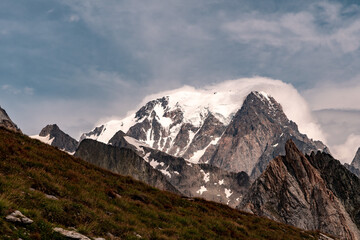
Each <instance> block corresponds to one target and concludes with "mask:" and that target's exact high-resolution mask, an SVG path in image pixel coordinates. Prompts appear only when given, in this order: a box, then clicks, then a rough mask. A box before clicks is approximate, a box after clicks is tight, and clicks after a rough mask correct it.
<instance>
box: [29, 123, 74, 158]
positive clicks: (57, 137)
mask: <svg viewBox="0 0 360 240" xmlns="http://www.w3.org/2000/svg"><path fill="white" fill-rule="evenodd" d="M31 137H32V138H35V139H38V140H40V141H42V142H44V143H47V144H49V145H51V146H54V147H58V148H59V149H61V150H63V151H66V152H68V153H74V152H75V151H76V147H77V145H78V142H77V141H76V140H75V139H73V138H72V137H70V136H69V135H68V134H66V133H64V132H63V131H62V130H60V128H59V127H58V126H57V125H56V124H51V125H47V126H46V127H44V128H43V129H42V130H41V132H40V133H39V135H35V136H31Z"/></svg>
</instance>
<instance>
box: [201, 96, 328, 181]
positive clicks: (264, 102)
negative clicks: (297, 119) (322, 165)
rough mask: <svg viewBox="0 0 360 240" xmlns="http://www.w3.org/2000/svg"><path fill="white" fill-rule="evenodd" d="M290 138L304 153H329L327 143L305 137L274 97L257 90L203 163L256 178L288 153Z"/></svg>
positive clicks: (204, 156)
mask: <svg viewBox="0 0 360 240" xmlns="http://www.w3.org/2000/svg"><path fill="white" fill-rule="evenodd" d="M288 139H292V140H293V141H294V142H296V144H297V145H298V147H299V148H300V150H301V151H302V152H304V153H311V151H317V150H320V151H325V152H328V150H327V148H326V146H325V145H324V144H323V143H321V142H320V141H313V140H311V139H309V138H308V137H307V136H306V135H304V134H301V133H300V132H299V130H298V126H297V125H296V123H294V122H292V121H290V120H289V119H288V118H287V116H286V115H285V113H284V111H283V109H282V106H281V105H280V104H279V103H278V102H277V101H276V100H275V99H274V98H273V97H271V96H269V95H267V94H265V93H261V92H256V91H254V92H251V93H250V94H249V95H248V96H247V97H246V99H245V101H244V103H243V105H242V107H241V109H240V110H239V111H238V112H237V113H236V115H235V116H234V117H233V119H232V121H231V123H230V124H229V125H228V126H227V128H226V130H225V132H224V133H223V134H222V137H221V139H220V140H219V142H218V144H217V145H216V146H215V145H214V146H211V148H208V149H207V150H206V152H205V154H204V155H203V156H202V158H201V161H202V162H208V163H209V164H211V165H215V166H218V167H220V168H222V169H225V170H227V171H235V172H238V171H245V172H246V173H248V174H249V175H251V176H252V177H254V178H256V177H257V176H259V175H260V174H261V173H262V172H263V171H264V170H265V168H266V166H267V164H268V162H269V161H270V160H272V159H273V158H274V157H276V156H278V155H283V154H285V149H284V146H285V142H286V141H287V140H288Z"/></svg>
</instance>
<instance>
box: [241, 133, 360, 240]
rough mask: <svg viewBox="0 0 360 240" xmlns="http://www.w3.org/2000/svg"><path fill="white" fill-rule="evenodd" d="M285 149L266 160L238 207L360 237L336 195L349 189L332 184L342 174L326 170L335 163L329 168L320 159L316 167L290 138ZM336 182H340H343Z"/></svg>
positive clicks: (339, 235)
mask: <svg viewBox="0 0 360 240" xmlns="http://www.w3.org/2000/svg"><path fill="white" fill-rule="evenodd" d="M285 151H286V155H285V156H279V157H276V158H275V159H274V160H272V161H271V162H270V163H269V165H268V166H267V168H266V170H265V171H264V172H263V174H262V175H261V176H260V177H259V178H258V179H257V180H256V181H255V182H254V184H253V185H252V186H251V188H250V190H249V192H248V194H247V195H246V196H245V197H244V199H243V201H242V203H241V204H240V205H239V206H238V207H239V208H240V209H244V210H247V211H250V212H252V213H255V214H257V215H260V216H266V217H269V218H270V219H274V220H277V221H281V222H284V223H288V224H290V225H293V226H296V227H300V228H304V229H311V230H315V229H318V230H320V231H322V232H325V233H329V234H332V235H335V236H338V237H339V238H341V239H359V236H360V235H359V233H360V232H359V229H358V227H357V225H356V220H355V218H354V216H352V215H351V213H350V214H349V213H348V212H347V209H349V207H347V206H346V204H344V203H343V202H344V199H343V198H341V197H338V195H339V194H341V192H342V191H346V190H349V189H350V188H349V189H348V188H346V187H345V188H342V187H340V186H337V185H331V183H333V184H334V182H333V181H335V180H336V179H338V177H339V176H340V175H341V173H340V174H339V173H336V174H335V173H332V172H326V171H330V169H332V168H333V167H334V166H335V165H333V164H331V167H329V166H330V164H327V163H326V162H325V163H324V162H321V163H318V164H317V165H315V166H317V167H318V168H317V167H315V166H313V165H312V162H313V160H314V161H315V157H314V156H315V155H314V154H312V155H311V156H312V157H309V158H311V160H309V159H307V158H306V157H305V156H304V155H303V154H302V153H301V152H300V151H299V150H298V148H297V147H296V145H295V143H294V142H293V141H291V140H289V141H288V142H287V143H286V146H285ZM318 154H320V153H318ZM326 156H328V157H329V155H326ZM320 161H321V160H320ZM338 167H339V166H338ZM319 169H322V170H319ZM332 170H333V169H332ZM343 170H344V172H345V171H347V170H346V169H344V168H343ZM347 173H348V174H351V173H349V172H348V171H347ZM347 173H346V172H345V174H347ZM352 176H353V178H352V179H353V180H354V177H355V176H354V175H352ZM338 181H339V183H338V185H341V184H342V181H340V180H339V179H338ZM354 181H355V180H354ZM333 191H334V192H333ZM350 194H351V193H350ZM353 194H356V193H355V192H353ZM344 198H346V196H345V197H344ZM354 214H355V216H356V213H354Z"/></svg>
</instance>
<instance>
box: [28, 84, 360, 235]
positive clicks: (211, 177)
mask: <svg viewBox="0 0 360 240" xmlns="http://www.w3.org/2000/svg"><path fill="white" fill-rule="evenodd" d="M233 94H237V98H236V100H237V101H234V99H232V98H229V97H228V96H229V95H230V96H233ZM239 95H240V96H239ZM204 96H206V97H207V98H203V97H204ZM199 98H200V99H199ZM32 137H33V138H36V139H39V140H41V141H43V142H45V143H47V144H50V145H52V146H56V147H57V148H59V149H60V150H63V151H66V152H69V153H71V154H73V153H74V152H75V154H74V156H75V157H79V158H81V159H83V160H85V161H87V162H89V163H91V164H93V165H96V166H98V167H101V168H104V169H107V170H110V171H111V172H114V173H117V174H121V175H127V176H131V177H133V178H135V179H137V180H140V181H143V182H145V183H147V184H149V185H151V186H153V187H156V188H159V189H161V190H166V191H169V192H172V193H175V194H179V195H182V196H183V197H187V198H193V197H201V198H204V199H206V200H210V201H215V202H219V203H223V204H227V205H229V206H231V207H236V208H238V209H242V210H246V211H249V212H251V213H254V214H256V215H260V216H265V217H268V218H270V219H273V220H276V221H279V222H283V223H286V224H290V225H293V226H296V227H300V228H303V229H306V230H320V231H322V232H325V233H328V234H331V235H334V236H337V237H338V238H340V239H360V237H359V236H360V234H359V227H360V225H359V222H360V220H359V219H360V214H359V213H358V209H359V207H360V206H359V205H360V204H359V202H360V200H359V198H360V183H359V178H358V177H359V172H360V170H359V166H360V151H358V153H357V155H356V156H355V158H354V161H353V162H352V164H351V165H342V164H340V162H339V161H337V160H335V159H333V158H332V156H331V155H330V151H329V149H328V148H327V147H326V146H325V145H324V144H323V143H322V142H320V141H316V140H313V139H311V138H309V137H308V136H307V135H305V134H302V133H301V132H300V131H299V128H298V126H297V124H296V123H295V122H293V121H291V120H290V119H289V118H288V117H287V115H286V113H285V112H284V110H283V108H282V106H281V105H280V104H279V103H278V102H277V101H276V100H275V99H274V98H273V97H271V96H270V95H269V94H267V93H265V92H261V91H252V92H247V93H246V91H243V92H241V93H233V92H228V91H227V92H224V91H218V92H216V91H215V92H206V94H205V95H204V93H201V94H200V95H199V94H197V93H188V92H176V93H172V94H169V95H166V96H163V97H160V98H156V99H153V100H150V101H148V102H146V103H145V104H144V105H143V106H142V107H140V108H139V109H138V110H137V111H134V112H133V113H131V114H129V115H128V116H127V117H125V118H124V119H122V120H112V121H110V122H107V123H105V124H103V125H100V126H98V127H96V128H94V129H93V130H92V131H90V132H88V133H84V134H83V135H82V136H81V138H80V140H79V142H77V141H76V140H74V139H73V138H71V137H70V136H69V135H67V134H65V133H64V132H63V131H61V130H60V129H59V127H58V126H57V125H48V126H46V127H45V128H44V129H43V130H42V131H41V132H40V134H39V135H37V136H32ZM75 150H76V151H75ZM349 170H350V171H349ZM356 175H357V176H356Z"/></svg>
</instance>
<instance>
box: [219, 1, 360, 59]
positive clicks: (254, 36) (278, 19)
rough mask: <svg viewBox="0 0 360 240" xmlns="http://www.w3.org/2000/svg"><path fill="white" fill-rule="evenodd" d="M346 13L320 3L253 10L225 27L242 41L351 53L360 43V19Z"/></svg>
mask: <svg viewBox="0 0 360 240" xmlns="http://www.w3.org/2000/svg"><path fill="white" fill-rule="evenodd" d="M345 10H346V11H347V9H345ZM345 10H344V11H345ZM342 13H343V12H342V6H341V5H340V4H330V3H328V2H320V3H316V4H313V5H311V6H310V7H309V9H308V10H306V11H300V12H295V13H280V14H279V13H276V14H270V15H263V14H262V13H258V12H253V13H251V14H246V15H244V16H241V17H240V18H239V19H237V20H234V21H230V22H227V23H224V24H223V29H224V31H226V32H228V33H229V34H230V36H231V38H232V39H233V40H235V41H239V42H242V43H251V42H255V43H257V44H259V45H270V46H275V47H281V48H284V47H285V48H288V49H289V50H293V51H300V50H301V49H303V48H304V47H313V48H314V47H316V48H317V47H325V48H328V49H331V50H334V51H336V50H338V49H339V50H341V51H343V52H344V53H349V52H353V51H355V50H357V49H358V48H359V46H360V41H359V40H358V39H359V38H360V19H359V18H355V19H349V20H348V19H346V17H344V16H343V15H342Z"/></svg>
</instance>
